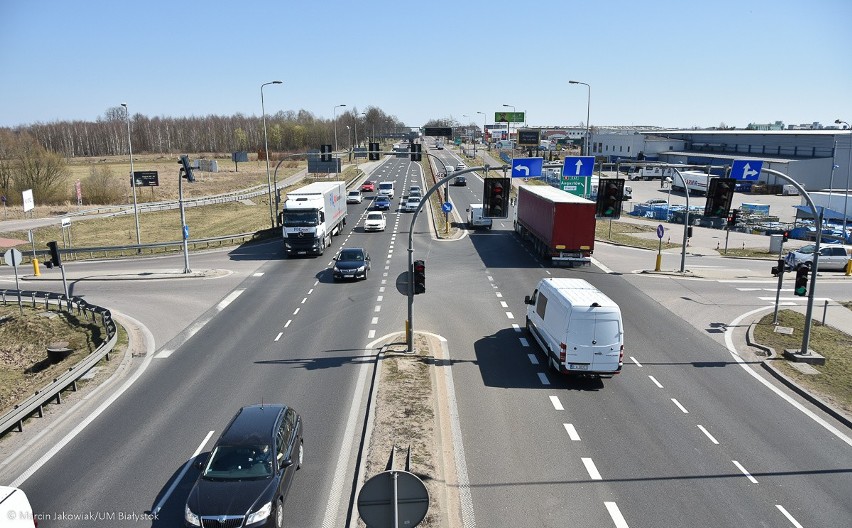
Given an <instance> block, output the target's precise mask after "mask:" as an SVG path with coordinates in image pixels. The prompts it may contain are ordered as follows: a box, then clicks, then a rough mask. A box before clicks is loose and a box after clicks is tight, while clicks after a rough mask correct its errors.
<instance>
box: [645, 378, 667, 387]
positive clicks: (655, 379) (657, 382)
mask: <svg viewBox="0 0 852 528" xmlns="http://www.w3.org/2000/svg"><path fill="white" fill-rule="evenodd" d="M648 377H649V378H651V381H653V382H654V385H656V386H657V387H659V388H661V389H662V388H663V386H662V385H660V382H659V381H657V378H655V377H654V376H648Z"/></svg>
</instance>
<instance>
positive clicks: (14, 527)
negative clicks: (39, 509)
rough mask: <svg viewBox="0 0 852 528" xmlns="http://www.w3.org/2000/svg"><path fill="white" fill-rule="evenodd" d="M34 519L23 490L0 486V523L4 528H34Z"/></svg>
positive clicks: (36, 524)
mask: <svg viewBox="0 0 852 528" xmlns="http://www.w3.org/2000/svg"><path fill="white" fill-rule="evenodd" d="M36 521H37V520H36V519H35V518H34V517H33V509H32V506H30V501H29V499H27V494H26V493H24V491H23V490H21V489H18V488H10V487H9V486H0V525H2V526H3V527H4V528H6V527H8V528H34V527H35V526H38V523H37V522H36Z"/></svg>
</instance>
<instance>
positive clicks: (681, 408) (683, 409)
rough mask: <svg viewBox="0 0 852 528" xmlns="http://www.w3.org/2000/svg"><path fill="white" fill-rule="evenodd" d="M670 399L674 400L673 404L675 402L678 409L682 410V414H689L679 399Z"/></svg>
mask: <svg viewBox="0 0 852 528" xmlns="http://www.w3.org/2000/svg"><path fill="white" fill-rule="evenodd" d="M672 401H673V402H674V404H675V405H677V407H678V409H680V410H681V411H683V414H689V411H687V410H686V407H684V406H683V405H681V404H680V402H679V401H677V400H676V399H674V398H672Z"/></svg>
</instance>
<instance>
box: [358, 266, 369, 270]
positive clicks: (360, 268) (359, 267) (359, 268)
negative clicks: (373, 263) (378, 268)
mask: <svg viewBox="0 0 852 528" xmlns="http://www.w3.org/2000/svg"><path fill="white" fill-rule="evenodd" d="M365 269H367V267H366V266H358V271H364V270H365Z"/></svg>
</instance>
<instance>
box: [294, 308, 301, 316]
mask: <svg viewBox="0 0 852 528" xmlns="http://www.w3.org/2000/svg"><path fill="white" fill-rule="evenodd" d="M299 310H301V308H296V311H294V312H293V315H296V314H297V313H299Z"/></svg>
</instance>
